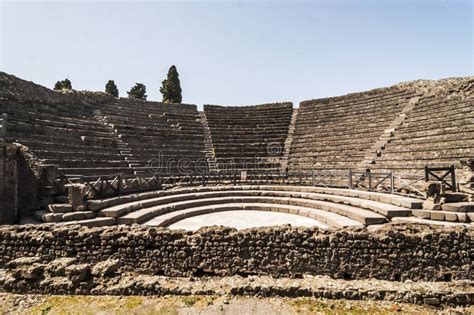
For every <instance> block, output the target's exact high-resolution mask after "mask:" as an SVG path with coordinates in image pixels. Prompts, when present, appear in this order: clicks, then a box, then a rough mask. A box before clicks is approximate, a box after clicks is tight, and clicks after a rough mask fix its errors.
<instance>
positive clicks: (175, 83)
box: [160, 65, 183, 104]
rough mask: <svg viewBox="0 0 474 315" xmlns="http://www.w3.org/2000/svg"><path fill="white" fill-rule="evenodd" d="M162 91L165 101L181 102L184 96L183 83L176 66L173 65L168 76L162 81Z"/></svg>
mask: <svg viewBox="0 0 474 315" xmlns="http://www.w3.org/2000/svg"><path fill="white" fill-rule="evenodd" d="M160 92H161V94H163V102H165V103H178V104H179V103H181V101H182V99H183V97H182V95H181V83H180V82H179V73H178V70H176V66H174V65H172V66H171V67H170V69H169V70H168V77H167V78H166V79H165V80H163V82H162V83H161V87H160Z"/></svg>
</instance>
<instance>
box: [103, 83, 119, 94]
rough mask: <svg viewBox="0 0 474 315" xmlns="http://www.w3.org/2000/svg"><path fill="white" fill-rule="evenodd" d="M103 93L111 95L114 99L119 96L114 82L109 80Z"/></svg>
mask: <svg viewBox="0 0 474 315" xmlns="http://www.w3.org/2000/svg"><path fill="white" fill-rule="evenodd" d="M105 93H109V94H110V95H113V96H115V97H118V96H119V91H118V88H117V86H116V85H115V82H114V80H109V81H108V82H107V84H106V85H105Z"/></svg>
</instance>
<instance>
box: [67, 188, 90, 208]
mask: <svg viewBox="0 0 474 315" xmlns="http://www.w3.org/2000/svg"><path fill="white" fill-rule="evenodd" d="M85 187H86V186H85V185H84V184H72V185H68V202H69V204H70V205H71V206H72V208H73V210H74V211H81V210H84V194H85Z"/></svg>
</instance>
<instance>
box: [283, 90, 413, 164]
mask: <svg viewBox="0 0 474 315" xmlns="http://www.w3.org/2000/svg"><path fill="white" fill-rule="evenodd" d="M414 95H415V92H414V91H408V90H404V89H399V88H397V87H391V88H383V89H376V90H372V91H368V92H363V93H354V94H348V95H345V96H340V97H331V98H326V99H317V100H310V101H304V102H301V104H300V108H299V114H298V117H297V121H296V129H295V131H294V136H293V143H292V147H291V152H290V157H289V171H290V173H291V172H292V171H293V172H294V171H307V170H347V169H350V168H356V167H357V166H358V164H359V163H360V162H361V161H363V160H364V154H365V153H366V151H367V150H369V149H370V148H371V147H372V145H373V144H374V143H375V142H376V140H377V139H378V138H379V137H380V136H381V135H382V134H383V132H384V130H385V129H386V128H387V127H388V126H389V125H390V124H391V122H392V121H393V120H394V119H395V118H396V117H397V116H398V115H399V114H400V113H401V111H402V109H403V107H404V105H406V104H407V103H408V102H409V100H410V99H411V98H412V97H413V96H414Z"/></svg>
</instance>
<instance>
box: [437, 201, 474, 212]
mask: <svg viewBox="0 0 474 315" xmlns="http://www.w3.org/2000/svg"><path fill="white" fill-rule="evenodd" d="M441 209H442V210H444V211H451V212H474V202H453V203H445V204H443V205H442V206H441Z"/></svg>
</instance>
